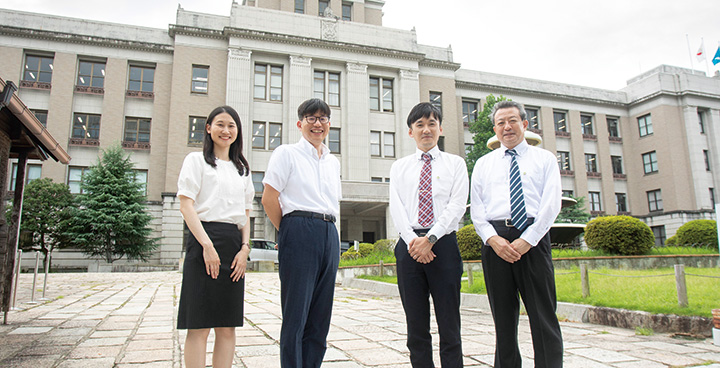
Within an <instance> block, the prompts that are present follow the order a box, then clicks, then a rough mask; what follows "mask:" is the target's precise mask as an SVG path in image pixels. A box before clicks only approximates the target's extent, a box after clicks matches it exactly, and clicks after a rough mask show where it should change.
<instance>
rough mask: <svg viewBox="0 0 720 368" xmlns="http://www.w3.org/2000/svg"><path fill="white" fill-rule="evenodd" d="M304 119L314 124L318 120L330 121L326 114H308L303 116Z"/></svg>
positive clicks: (321, 122)
mask: <svg viewBox="0 0 720 368" xmlns="http://www.w3.org/2000/svg"><path fill="white" fill-rule="evenodd" d="M305 121H307V122H308V123H310V124H315V122H316V121H319V122H320V124H327V123H328V121H330V118H329V117H327V116H321V117H317V116H312V115H309V116H306V117H305Z"/></svg>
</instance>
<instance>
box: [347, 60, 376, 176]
mask: <svg viewBox="0 0 720 368" xmlns="http://www.w3.org/2000/svg"><path fill="white" fill-rule="evenodd" d="M346 75H347V77H346V78H345V83H346V87H345V88H346V90H347V104H346V107H345V108H344V109H343V110H346V112H345V116H346V117H347V118H346V119H345V121H343V127H342V130H341V131H340V134H341V138H340V139H341V140H342V142H343V144H345V146H346V147H347V148H346V149H344V150H343V152H345V154H344V155H343V157H342V176H343V179H345V180H362V181H367V180H369V179H370V151H369V144H368V142H369V139H370V129H369V128H368V123H369V122H368V116H369V115H370V106H369V101H368V99H369V98H370V89H369V88H370V87H369V85H368V83H369V79H368V73H367V65H366V64H358V63H347V64H346ZM351 162H352V168H351V167H350V165H351V164H350V163H351Z"/></svg>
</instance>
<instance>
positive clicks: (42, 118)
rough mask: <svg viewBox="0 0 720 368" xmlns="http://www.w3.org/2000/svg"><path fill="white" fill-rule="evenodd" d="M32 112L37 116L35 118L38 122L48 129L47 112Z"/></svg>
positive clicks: (33, 110)
mask: <svg viewBox="0 0 720 368" xmlns="http://www.w3.org/2000/svg"><path fill="white" fill-rule="evenodd" d="M30 111H32V113H33V114H35V117H36V118H37V119H38V121H40V124H42V125H43V126H44V127H47V116H48V112H47V110H35V109H30Z"/></svg>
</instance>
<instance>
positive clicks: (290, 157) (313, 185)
mask: <svg viewBox="0 0 720 368" xmlns="http://www.w3.org/2000/svg"><path fill="white" fill-rule="evenodd" d="M263 184H267V185H269V186H271V187H273V188H274V189H275V190H277V191H278V192H280V208H281V209H282V214H283V216H285V215H286V214H288V213H290V212H293V211H311V212H317V213H324V214H328V215H334V216H335V217H339V216H340V198H341V197H342V188H341V184H340V161H338V159H337V158H336V157H335V156H333V155H331V154H330V149H328V148H327V146H325V145H324V144H323V145H322V155H321V156H320V157H318V153H317V150H316V149H315V147H314V146H313V145H312V144H311V143H310V142H308V141H307V140H306V139H305V138H304V137H301V138H300V141H299V142H298V143H295V144H284V145H282V146H280V147H278V148H275V151H273V153H272V156H270V162H268V167H267V171H266V172H265V177H264V178H263Z"/></svg>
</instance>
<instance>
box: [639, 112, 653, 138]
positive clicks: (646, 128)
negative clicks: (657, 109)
mask: <svg viewBox="0 0 720 368" xmlns="http://www.w3.org/2000/svg"><path fill="white" fill-rule="evenodd" d="M637 120H638V129H639V130H640V136H641V137H644V136H646V135H650V134H653V127H652V119H650V114H647V115H643V116H641V117H639V118H637Z"/></svg>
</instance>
